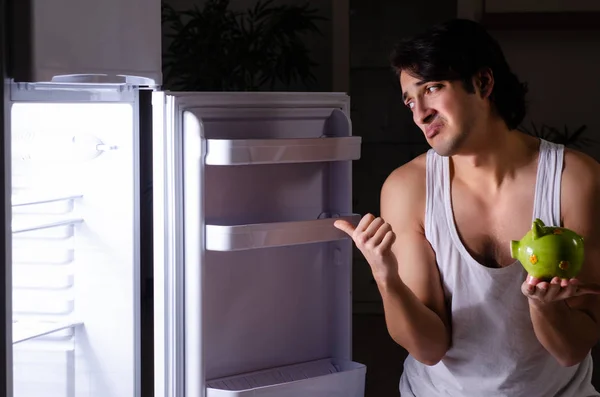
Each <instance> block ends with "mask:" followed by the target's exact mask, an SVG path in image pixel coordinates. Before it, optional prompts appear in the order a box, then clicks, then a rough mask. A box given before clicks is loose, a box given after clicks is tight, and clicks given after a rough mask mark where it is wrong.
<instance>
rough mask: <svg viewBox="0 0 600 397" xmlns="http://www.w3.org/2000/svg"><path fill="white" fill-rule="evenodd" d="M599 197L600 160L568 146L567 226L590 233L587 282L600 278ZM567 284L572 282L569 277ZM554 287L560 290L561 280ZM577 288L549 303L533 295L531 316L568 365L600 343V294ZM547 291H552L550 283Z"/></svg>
mask: <svg viewBox="0 0 600 397" xmlns="http://www.w3.org/2000/svg"><path fill="white" fill-rule="evenodd" d="M598 198H600V169H599V167H598V165H597V164H596V163H595V162H594V161H593V160H591V159H589V158H586V157H584V156H582V155H580V154H575V153H573V152H567V153H566V154H565V171H564V174H563V182H562V200H561V201H562V206H561V207H562V209H561V212H562V214H563V226H564V227H566V228H569V229H572V230H574V231H576V232H577V233H579V234H581V235H582V236H583V237H584V244H585V263H584V265H583V269H582V272H581V273H580V275H579V276H578V277H577V279H578V280H579V282H580V283H581V284H582V285H583V286H585V285H590V284H595V283H599V282H600V207H599V206H598V204H597V200H598ZM563 285H565V286H566V285H567V284H566V282H565V281H563ZM548 287H550V288H554V289H555V290H557V291H558V290H559V288H557V287H556V286H554V287H552V286H548ZM576 288H577V287H576V286H571V287H567V288H562V289H560V290H562V291H561V292H560V293H563V294H566V295H565V296H567V298H566V299H557V300H555V301H551V302H549V303H544V302H540V301H538V300H534V299H530V312H531V319H532V322H533V326H534V330H535V333H536V336H537V338H538V340H539V341H540V343H541V344H542V345H543V346H544V347H545V348H546V350H548V352H550V354H552V355H553V356H554V357H555V358H556V359H557V361H558V362H559V363H561V364H562V365H564V366H571V365H576V364H578V363H580V362H581V361H582V360H583V359H584V358H585V356H586V355H587V354H588V353H589V351H590V350H591V348H592V347H593V346H594V345H595V344H596V343H597V341H598V337H599V335H600V327H599V321H598V320H599V319H600V304H599V303H600V301H599V300H598V295H596V294H585V295H580V296H572V295H577V294H578V293H576V292H575V289H576ZM583 288H585V287H583ZM579 289H582V287H579ZM547 291H548V293H550V292H551V290H550V289H548V290H547ZM592 292H593V291H592ZM569 296H570V297H569ZM558 297H560V295H559V296H558Z"/></svg>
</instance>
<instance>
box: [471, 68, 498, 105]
mask: <svg viewBox="0 0 600 397" xmlns="http://www.w3.org/2000/svg"><path fill="white" fill-rule="evenodd" d="M475 87H476V88H477V91H479V95H481V97H482V98H488V97H489V96H490V95H491V94H492V90H493V89H494V73H493V72H492V69H489V68H486V69H482V70H480V71H479V72H477V74H476V75H475Z"/></svg>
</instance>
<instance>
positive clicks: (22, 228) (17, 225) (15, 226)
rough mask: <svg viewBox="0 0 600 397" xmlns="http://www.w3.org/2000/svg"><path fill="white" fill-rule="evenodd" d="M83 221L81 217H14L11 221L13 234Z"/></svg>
mask: <svg viewBox="0 0 600 397" xmlns="http://www.w3.org/2000/svg"><path fill="white" fill-rule="evenodd" d="M81 222H83V219H81V218H63V219H60V218H56V219H52V220H47V221H30V220H23V221H20V220H18V219H14V220H13V223H12V232H13V234H17V233H25V232H33V231H35V230H42V229H50V228H53V227H60V226H69V225H76V224H79V223H81Z"/></svg>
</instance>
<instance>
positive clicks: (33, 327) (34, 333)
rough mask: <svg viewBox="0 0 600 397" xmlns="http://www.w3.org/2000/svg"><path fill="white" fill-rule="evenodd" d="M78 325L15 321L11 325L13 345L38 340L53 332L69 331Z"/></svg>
mask: <svg viewBox="0 0 600 397" xmlns="http://www.w3.org/2000/svg"><path fill="white" fill-rule="evenodd" d="M79 324H80V323H44V322H31V321H16V322H14V323H13V329H12V334H13V335H12V339H13V344H17V343H20V342H25V341H27V340H30V339H34V338H39V337H41V336H44V335H48V334H52V333H54V332H58V331H62V330H66V329H71V328H74V327H76V326H77V325H79Z"/></svg>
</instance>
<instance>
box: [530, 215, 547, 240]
mask: <svg viewBox="0 0 600 397" xmlns="http://www.w3.org/2000/svg"><path fill="white" fill-rule="evenodd" d="M545 226H546V225H544V222H542V220H541V219H539V218H538V219H536V220H535V221H533V225H531V235H532V236H533V239H534V240H536V239H538V238H540V237H542V236H543V235H544V227H545Z"/></svg>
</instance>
